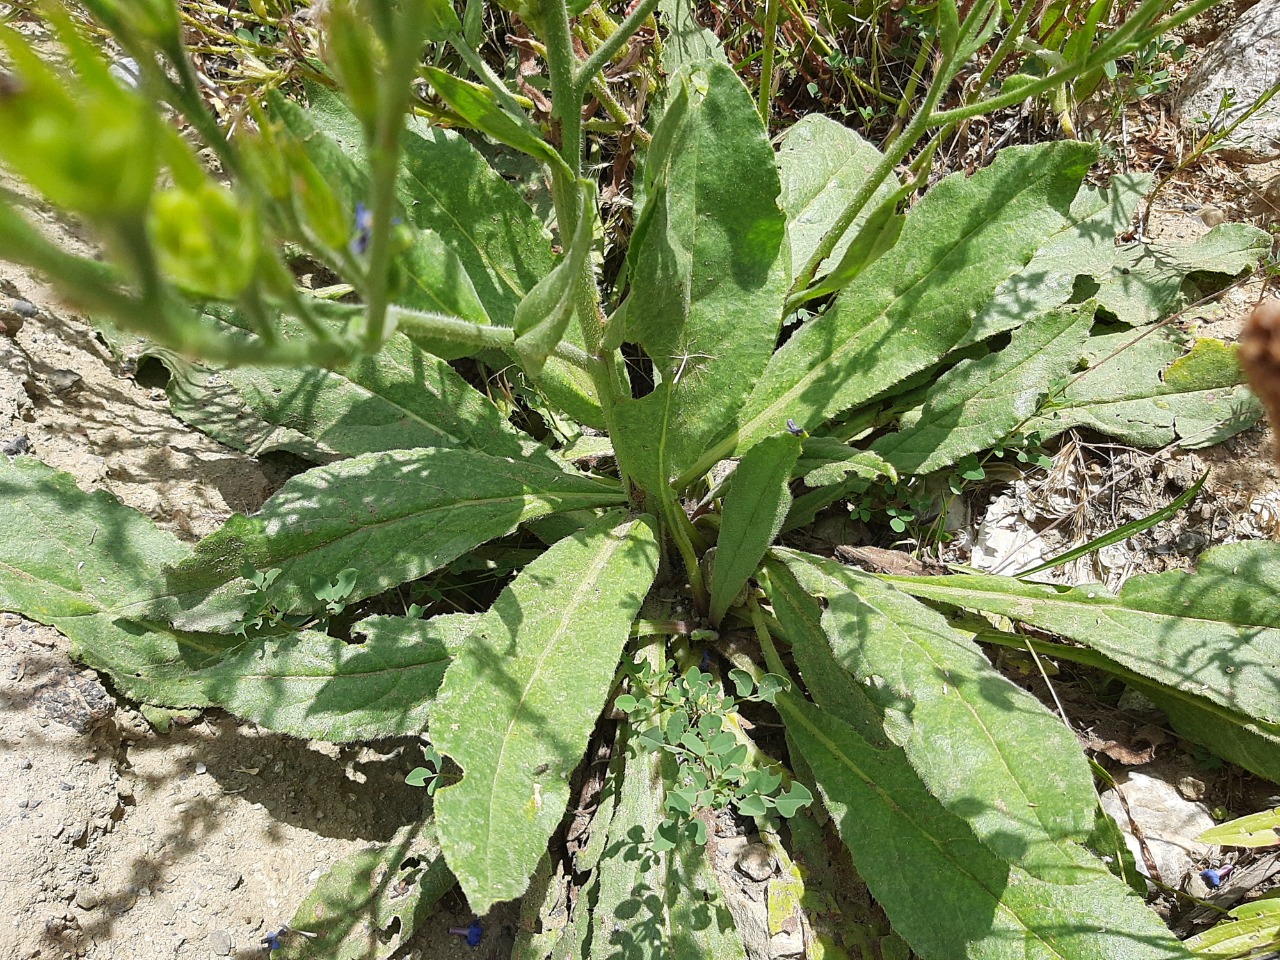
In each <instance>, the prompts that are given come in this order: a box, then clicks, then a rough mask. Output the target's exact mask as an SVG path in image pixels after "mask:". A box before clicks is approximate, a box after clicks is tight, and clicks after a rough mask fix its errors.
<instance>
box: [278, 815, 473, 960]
mask: <svg viewBox="0 0 1280 960" xmlns="http://www.w3.org/2000/svg"><path fill="white" fill-rule="evenodd" d="M453 885H454V879H453V875H452V874H450V873H449V870H448V868H447V867H446V866H445V864H444V858H443V857H442V856H441V855H440V846H439V844H438V843H437V841H436V839H435V836H434V829H433V827H432V825H431V824H430V823H429V822H428V823H418V824H411V825H410V826H407V827H404V828H402V829H400V830H398V831H397V832H396V835H395V836H394V837H393V838H392V839H391V841H390V842H389V843H387V844H385V845H384V846H381V847H374V848H371V849H369V850H364V851H362V852H360V853H357V854H355V855H354V856H350V857H347V858H346V859H345V860H342V861H341V862H340V863H338V864H336V865H335V866H334V867H332V868H331V869H330V870H329V871H328V872H327V873H326V874H325V875H324V876H323V877H321V878H320V880H319V881H318V882H317V883H316V885H315V888H314V889H313V890H312V891H311V892H310V893H309V894H307V897H306V899H305V900H303V901H302V903H301V904H300V905H299V907H298V910H297V912H296V913H295V914H294V915H293V919H292V920H291V921H290V922H289V925H290V926H291V927H292V928H293V930H294V931H295V932H292V933H290V932H287V931H286V932H285V933H284V934H283V935H282V936H281V937H280V943H281V949H280V952H279V953H278V954H274V955H276V956H279V957H281V958H283V960H304V958H305V960H313V958H318V957H323V958H324V960H384V958H386V957H389V956H391V955H392V954H393V953H395V952H396V951H397V950H399V949H400V948H401V946H403V945H404V944H406V943H408V942H409V940H410V939H411V938H412V937H413V934H414V931H415V930H417V929H418V928H419V927H421V926H423V925H424V924H425V923H426V922H427V920H428V918H430V917H431V915H432V910H433V908H434V907H435V904H436V903H437V902H438V901H439V900H440V898H441V897H443V896H444V895H445V894H446V893H448V892H449V891H450V890H451V889H452V888H453ZM296 931H304V932H305V934H309V936H307V935H304V934H303V933H298V932H296Z"/></svg>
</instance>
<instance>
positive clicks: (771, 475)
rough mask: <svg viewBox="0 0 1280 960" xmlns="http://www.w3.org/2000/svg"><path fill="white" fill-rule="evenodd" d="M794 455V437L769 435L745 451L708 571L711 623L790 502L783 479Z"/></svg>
mask: <svg viewBox="0 0 1280 960" xmlns="http://www.w3.org/2000/svg"><path fill="white" fill-rule="evenodd" d="M799 455H800V438H799V437H794V436H792V435H791V434H789V433H785V434H782V435H781V436H777V437H770V438H768V439H767V440H763V441H761V442H760V443H759V444H757V445H756V446H755V447H753V448H752V449H751V450H748V451H747V454H746V456H744V457H743V458H742V462H741V463H739V464H738V469H737V470H736V471H735V472H734V474H733V480H732V481H731V483H730V486H729V492H728V493H727V494H725V498H724V511H723V520H722V522H721V524H720V537H719V539H718V540H717V541H716V554H715V565H714V566H713V568H712V573H711V622H712V623H715V624H718V623H719V622H720V621H721V620H723V619H724V615H725V611H727V610H728V609H729V604H730V603H732V602H733V599H734V598H735V597H736V596H737V595H738V593H739V591H741V590H742V588H743V586H745V585H746V582H747V579H748V578H749V577H750V576H751V575H752V574H753V573H755V572H756V568H757V567H758V566H759V565H760V558H761V557H763V556H764V552H765V551H766V550H768V549H769V545H770V544H771V543H773V540H774V538H775V537H776V536H777V535H778V531H779V530H780V529H782V521H783V520H784V519H785V518H786V516H787V510H788V508H789V507H790V506H791V491H790V490H789V489H788V486H787V484H788V482H789V481H790V479H791V471H792V469H793V468H794V467H795V464H796V458H797V457H798V456H799Z"/></svg>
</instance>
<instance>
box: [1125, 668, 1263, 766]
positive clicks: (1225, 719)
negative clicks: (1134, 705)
mask: <svg viewBox="0 0 1280 960" xmlns="http://www.w3.org/2000/svg"><path fill="white" fill-rule="evenodd" d="M1141 690H1142V693H1143V695H1144V696H1146V697H1147V699H1149V700H1151V702H1153V703H1154V704H1155V705H1156V706H1157V707H1159V708H1160V709H1161V710H1163V711H1164V713H1165V716H1166V717H1168V718H1169V725H1170V726H1171V727H1173V729H1174V730H1176V731H1177V732H1178V735H1179V736H1183V737H1186V738H1187V739H1188V740H1191V741H1193V742H1194V743H1199V744H1202V745H1203V746H1205V747H1208V748H1209V749H1210V750H1211V751H1213V752H1214V753H1215V754H1217V755H1218V756H1220V757H1222V758H1223V759H1224V760H1230V761H1231V762H1232V763H1235V764H1238V765H1239V766H1241V767H1244V769H1246V770H1249V771H1251V772H1253V773H1256V774H1257V775H1258V776H1260V777H1263V778H1264V779H1266V780H1270V781H1271V782H1272V783H1280V723H1263V722H1261V721H1259V720H1255V719H1252V718H1250V717H1247V716H1245V715H1244V714H1241V713H1237V712H1236V711H1227V710H1224V709H1223V708H1222V707H1219V706H1217V705H1216V704H1213V703H1208V702H1206V701H1204V700H1201V699H1200V698H1199V697H1193V696H1190V695H1188V694H1186V693H1185V692H1184V691H1177V692H1173V691H1169V690H1166V689H1165V688H1163V687H1160V686H1159V685H1157V684H1151V685H1150V686H1144V687H1142V688H1141Z"/></svg>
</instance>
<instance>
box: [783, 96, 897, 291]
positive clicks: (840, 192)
mask: <svg viewBox="0 0 1280 960" xmlns="http://www.w3.org/2000/svg"><path fill="white" fill-rule="evenodd" d="M882 159H883V155H882V154H881V153H880V151H879V150H877V149H876V148H875V147H873V146H872V145H871V144H869V143H868V142H867V141H866V140H863V139H862V137H860V136H858V135H857V134H856V133H854V132H853V131H852V130H850V129H849V128H848V127H846V126H844V125H843V124H840V123H837V122H836V121H834V120H832V119H831V118H830V117H824V116H822V115H821V114H810V115H809V116H807V117H804V118H803V119H801V120H800V121H799V122H798V123H796V124H795V125H794V126H792V127H791V128H790V129H788V130H787V132H786V133H784V134H783V135H782V142H781V144H780V145H779V147H778V175H779V177H780V178H781V180H782V195H781V197H780V202H781V204H782V209H783V210H785V211H786V213H787V238H788V239H789V240H790V242H791V266H792V269H793V270H798V269H799V268H800V267H803V266H804V265H805V264H806V263H808V262H809V258H810V257H811V256H813V252H814V250H816V249H817V248H818V242H819V241H820V240H821V239H822V237H823V235H824V234H825V233H826V232H827V230H828V229H830V228H831V226H832V225H834V224H835V222H836V220H837V219H839V217H840V214H841V213H842V212H843V211H844V208H845V207H847V206H848V205H849V201H851V200H852V199H853V198H854V196H855V195H856V194H857V192H858V190H859V189H860V188H861V186H862V185H863V183H865V182H866V179H867V176H868V175H869V174H870V173H871V171H872V170H873V169H875V167H876V165H877V164H878V163H879V162H880V161H881V160H882ZM897 188H898V179H897V177H893V176H890V177H889V179H887V180H886V181H885V182H884V184H883V185H881V187H880V188H879V189H878V190H877V191H876V193H875V195H874V196H873V197H872V199H871V200H870V201H869V202H868V203H867V205H866V206H864V207H863V209H862V213H860V214H859V215H858V218H857V219H856V220H854V222H853V225H852V226H851V227H850V228H849V229H848V230H847V231H846V232H845V235H844V236H843V237H842V238H841V240H840V242H839V243H837V244H836V246H835V249H834V250H833V251H832V253H831V256H830V257H829V258H828V259H827V260H826V261H824V262H825V264H827V266H828V267H829V266H830V265H833V264H836V263H839V262H840V258H841V257H842V256H844V252H845V251H846V250H847V249H849V244H851V243H852V242H853V239H854V237H856V236H857V235H858V228H859V227H860V226H861V225H862V224H863V223H864V222H865V221H866V219H867V217H868V216H869V215H870V214H871V211H873V210H875V208H876V206H877V205H879V203H880V201H882V200H884V199H885V198H886V197H888V196H889V195H890V194H891V193H893V192H894V190H896V189H897ZM826 272H827V270H826V268H823V269H819V271H818V276H822V275H823V274H824V273H826Z"/></svg>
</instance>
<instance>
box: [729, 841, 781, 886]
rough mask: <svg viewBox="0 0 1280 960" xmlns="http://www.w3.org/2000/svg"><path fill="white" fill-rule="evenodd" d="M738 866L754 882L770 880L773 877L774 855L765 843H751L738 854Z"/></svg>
mask: <svg viewBox="0 0 1280 960" xmlns="http://www.w3.org/2000/svg"><path fill="white" fill-rule="evenodd" d="M736 866H737V868H738V869H739V870H740V871H741V872H742V873H744V874H746V875H747V876H748V877H750V878H751V879H752V880H756V881H764V880H768V879H769V878H770V877H771V876H773V853H772V852H771V851H770V850H769V848H768V847H767V846H765V845H764V844H763V843H749V844H747V845H746V846H745V847H743V849H742V852H741V853H740V854H738V860H737V864H736Z"/></svg>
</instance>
